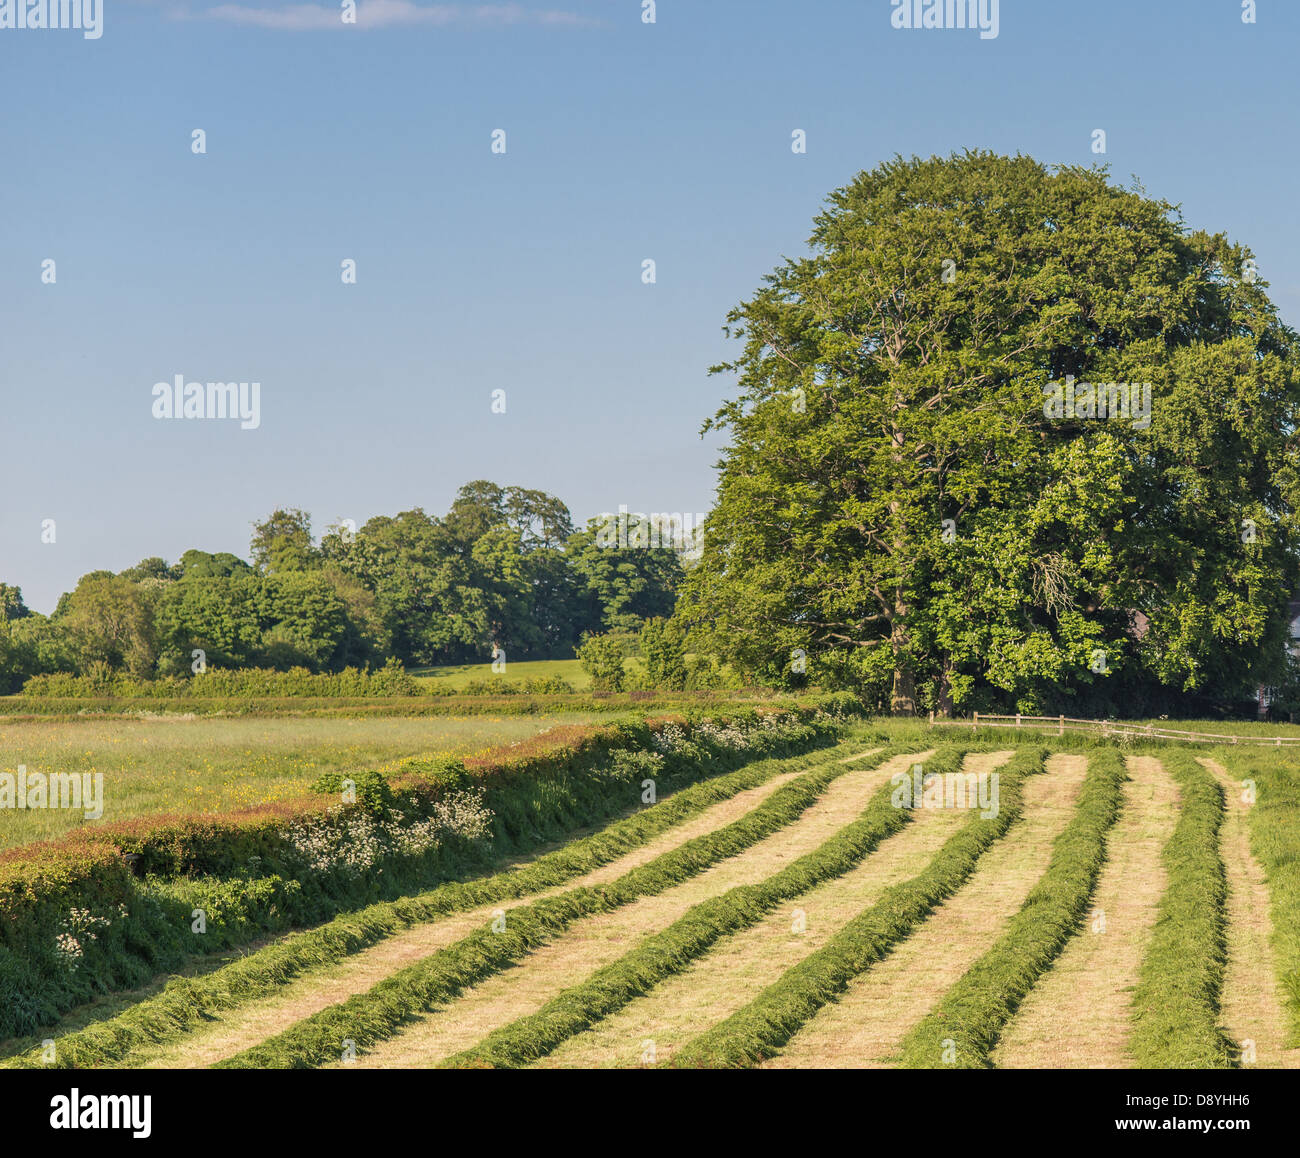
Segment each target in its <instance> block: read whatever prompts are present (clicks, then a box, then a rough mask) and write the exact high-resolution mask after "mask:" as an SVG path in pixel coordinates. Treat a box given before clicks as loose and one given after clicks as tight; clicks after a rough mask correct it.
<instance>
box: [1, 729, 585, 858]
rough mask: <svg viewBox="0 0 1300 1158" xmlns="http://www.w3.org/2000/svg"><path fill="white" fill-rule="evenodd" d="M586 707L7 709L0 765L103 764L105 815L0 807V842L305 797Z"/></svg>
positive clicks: (484, 744) (468, 749) (83, 767)
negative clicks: (190, 711)
mask: <svg viewBox="0 0 1300 1158" xmlns="http://www.w3.org/2000/svg"><path fill="white" fill-rule="evenodd" d="M592 718H593V717H591V716H588V715H583V714H572V713H562V714H560V713H557V714H555V715H546V716H501V717H493V716H472V717H466V718H456V717H446V716H428V717H417V718H385V719H342V718H332V719H303V718H292V717H290V718H265V717H263V718H245V717H241V718H236V719H220V718H215V719H214V718H186V717H174V716H169V717H154V718H145V719H131V718H121V717H118V718H105V717H98V718H82V719H38V720H22V721H15V720H6V719H4V718H3V717H0V772H10V773H16V772H17V770H18V767H19V765H26V767H27V771H28V774H29V775H30V774H32V773H36V772H41V773H46V774H49V773H55V772H72V773H84V772H90V773H97V772H98V773H103V777H104V815H103V817H102V818H101V819H100V820H99V821H93V820H87V819H86V817H85V815H84V811H78V810H75V809H56V808H47V809H31V810H28V809H22V810H19V809H8V808H6V809H0V849H3V848H12V847H15V846H17V845H21V844H27V843H29V842H31V841H37V840H49V839H52V838H54V837H57V836H59V835H61V834H63V833H65V832H67V831H69V830H70V829H73V828H76V827H78V826H79V825H83V824H85V825H93V824H96V823H108V822H111V821H115V820H126V819H128V818H130V817H135V816H143V815H148V814H157V813H184V814H190V815H193V814H202V813H214V812H225V811H229V810H230V809H234V808H240V807H244V806H248V805H256V804H268V803H273V802H275V801H278V800H284V799H291V798H293V797H298V796H302V795H303V794H304V793H306V792H307V790H308V788H309V787H310V785H311V784H312V782H313V781H314V780H316V779H317V778H318V777H319V776H321V775H322V774H323V773H326V772H341V773H347V772H350V771H358V770H362V769H367V768H375V767H378V766H380V765H383V764H386V763H388V762H389V761H392V760H396V759H399V758H401V757H405V756H413V755H423V754H447V755H453V756H468V755H474V754H478V753H482V752H484V751H486V750H488V749H490V748H494V747H497V746H500V745H505V744H511V743H514V742H516V741H519V740H524V739H527V738H528V737H530V736H535V735H536V734H537V733H539V732H542V731H545V730H546V729H547V728H551V727H554V726H556V725H558V724H572V723H586V722H588V721H589V720H590V719H592Z"/></svg>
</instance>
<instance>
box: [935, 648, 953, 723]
mask: <svg viewBox="0 0 1300 1158" xmlns="http://www.w3.org/2000/svg"><path fill="white" fill-rule="evenodd" d="M952 671H953V663H952V656H945V657H944V661H943V676H942V677H941V679H940V681H939V703H938V714H939V715H940V716H943V717H945V718H947V717H949V716H951V715H952Z"/></svg>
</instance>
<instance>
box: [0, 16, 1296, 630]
mask: <svg viewBox="0 0 1300 1158" xmlns="http://www.w3.org/2000/svg"><path fill="white" fill-rule="evenodd" d="M367 3H369V5H370V9H369V11H370V18H369V20H368V21H367V19H366V11H367ZM0 6H3V2H2V0H0ZM360 8H361V12H362V21H361V23H360V24H358V25H357V26H351V27H349V26H345V25H343V24H342V22H341V21H340V20H338V12H339V5H338V4H336V3H334V2H332V0H323V2H322V3H320V4H301V5H298V4H277V3H273V2H272V0H247V2H246V3H239V4H221V5H217V4H211V3H208V2H206V0H192V2H190V3H171V2H169V0H106V4H105V9H106V10H105V13H104V21H103V35H102V37H101V38H99V39H97V40H88V39H85V38H83V37H82V35H81V33H79V32H76V31H37V30H31V29H24V30H19V29H0V107H3V109H4V112H3V114H0V195H2V196H0V206H2V207H3V208H2V209H0V214H2V216H0V318H3V322H2V323H0V386H2V388H3V392H4V394H3V410H2V411H0V413H3V420H4V440H3V445H4V454H5V465H6V467H7V470H6V474H7V485H6V501H5V502H4V504H3V506H0V580H3V581H5V582H9V583H16V584H18V585H20V586H21V587H22V588H23V590H24V593H25V595H26V597H27V600H28V603H29V605H30V606H32V607H34V608H36V609H38V610H43V611H49V610H51V609H52V608H53V605H54V603H55V601H56V600H57V598H58V595H59V593H60V592H62V591H64V590H67V589H69V588H71V587H72V586H73V585H75V583H76V580H77V578H78V577H79V576H80V575H81V574H82V573H84V572H86V571H89V570H92V569H95V568H110V569H112V570H121V569H122V568H125V567H127V566H130V565H131V564H133V563H135V562H137V561H138V560H139V559H140V558H142V557H144V556H148V555H156V554H157V555H163V556H164V557H166V558H168V559H169V560H174V559H175V558H176V557H177V556H179V555H180V554H181V553H182V552H183V551H184V550H186V549H187V548H189V547H200V548H203V549H205V550H210V551H221V550H228V551H234V552H236V553H238V554H241V555H242V554H246V552H247V544H248V536H249V529H250V523H251V522H252V521H253V520H254V519H256V518H259V517H261V516H263V515H265V514H266V513H267V512H269V511H270V510H272V509H273V508H274V507H276V506H278V505H290V506H300V507H302V508H304V509H306V510H308V511H310V512H311V513H312V515H313V518H314V521H315V525H316V528H317V530H318V531H319V530H321V529H323V528H324V527H325V526H326V525H327V524H328V523H330V522H333V521H335V520H337V519H340V518H353V519H355V520H357V521H358V522H361V521H363V520H364V519H366V518H368V517H370V516H371V515H375V514H393V513H396V512H397V511H399V510H405V509H408V508H410V507H413V506H423V507H424V508H425V509H426V510H428V511H430V512H433V513H441V512H442V511H444V510H445V509H446V507H447V506H448V504H449V503H450V501H451V499H452V497H453V495H454V493H455V490H456V488H457V487H458V486H460V485H461V484H462V483H464V482H466V481H467V480H470V479H475V478H490V479H493V480H495V481H498V482H500V483H503V484H518V485H523V486H531V487H537V488H541V489H543V490H547V491H550V492H553V493H555V494H557V495H559V496H560V497H561V498H563V499H564V500H565V501H566V502H567V503H568V504H569V506H570V508H571V509H572V511H573V513H574V516H575V519H577V520H579V521H582V520H585V519H586V518H587V517H589V516H591V515H595V514H598V513H600V512H601V511H605V510H612V509H616V508H617V506H618V505H619V504H627V505H628V506H629V507H630V508H631V509H632V510H634V511H635V510H644V511H665V512H670V511H671V512H677V511H680V512H696V511H699V512H703V511H707V510H708V508H709V506H710V505H711V502H712V494H713V487H714V479H715V472H714V463H715V461H716V458H717V449H718V445H719V443H718V441H717V439H716V438H714V437H713V436H710V437H709V438H707V439H704V440H701V438H700V437H699V428H700V424H701V422H702V421H703V420H704V419H705V418H706V417H708V416H709V415H711V414H712V413H713V411H714V410H715V409H716V408H717V406H718V404H719V402H720V401H721V399H722V398H724V397H726V396H727V394H728V392H729V383H728V380H727V379H726V378H724V377H712V378H711V377H709V376H708V374H707V369H708V367H709V366H710V365H711V364H713V363H716V362H718V361H720V360H722V359H724V358H726V357H728V356H730V353H731V344H730V343H728V342H727V341H726V339H725V338H724V337H723V335H722V332H721V326H722V324H723V321H724V318H725V315H726V312H727V310H728V309H729V308H730V307H731V306H732V305H733V304H735V303H736V302H737V301H739V300H741V299H742V298H744V297H746V296H748V295H749V294H750V293H752V292H753V290H754V289H755V288H757V286H758V285H759V283H760V280H761V278H762V276H763V274H764V273H766V272H768V271H769V270H770V269H771V268H772V267H773V266H775V265H776V264H778V263H779V262H780V261H781V259H782V258H783V256H787V255H794V254H797V253H800V252H802V251H803V246H804V241H805V239H806V237H807V235H808V232H809V230H810V225H811V221H812V218H813V216H814V215H815V214H816V212H817V211H818V209H819V207H820V206H821V203H822V201H823V199H824V197H825V196H826V194H827V193H828V192H830V190H832V189H834V188H836V187H837V186H840V185H842V184H844V183H845V182H847V181H848V180H849V179H850V178H851V177H852V176H853V174H854V173H855V172H857V171H858V170H860V169H864V168H872V167H874V166H875V165H877V164H878V163H879V162H881V161H882V160H885V159H887V158H889V157H891V156H893V155H894V154H896V153H901V154H904V155H911V154H914V153H915V154H919V155H922V156H928V155H930V154H933V153H947V152H949V151H952V150H960V149H963V148H966V147H981V148H988V149H994V150H997V151H1000V152H1008V153H1012V152H1024V153H1028V154H1030V155H1032V156H1034V157H1036V158H1038V159H1040V160H1042V161H1044V162H1049V163H1057V162H1061V163H1076V164H1091V163H1093V162H1095V161H1104V162H1106V163H1108V164H1109V165H1110V167H1111V171H1112V173H1113V175H1114V176H1115V178H1116V179H1118V180H1120V181H1121V182H1123V183H1125V184H1127V183H1128V181H1129V180H1130V178H1131V176H1132V175H1135V174H1136V175H1137V176H1138V177H1139V178H1140V179H1141V181H1142V183H1143V185H1144V186H1145V188H1146V189H1147V191H1148V192H1149V193H1150V194H1151V195H1153V196H1161V197H1166V198H1168V199H1169V200H1171V201H1175V202H1180V203H1181V204H1182V206H1183V214H1184V217H1185V218H1186V220H1187V222H1188V224H1189V225H1191V226H1193V227H1198V228H1208V229H1211V230H1225V231H1227V232H1228V233H1229V235H1230V236H1232V237H1233V238H1234V239H1236V240H1240V241H1242V242H1244V243H1246V244H1248V245H1250V246H1251V247H1252V248H1253V249H1254V251H1255V253H1256V255H1257V260H1258V263H1259V270H1260V276H1261V277H1262V278H1263V279H1264V280H1266V281H1267V282H1269V283H1271V287H1272V289H1271V292H1272V294H1273V297H1274V300H1275V301H1276V302H1277V303H1278V304H1279V306H1280V308H1281V309H1282V312H1283V315H1284V317H1285V318H1286V319H1287V320H1288V321H1289V322H1290V323H1291V324H1293V325H1297V324H1300V223H1298V222H1297V215H1296V212H1295V196H1296V188H1297V162H1296V160H1295V154H1294V136H1295V131H1294V125H1293V123H1292V122H1293V120H1294V114H1295V109H1296V107H1297V103H1298V102H1297V95H1298V90H1300V85H1298V84H1297V79H1296V78H1297V71H1298V70H1297V65H1296V62H1295V54H1296V50H1297V46H1300V4H1296V3H1295V2H1294V0H1259V3H1258V17H1257V23H1256V24H1253V25H1250V24H1243V23H1242V20H1241V4H1240V3H1239V0H1167V2H1157V0H1152V2H1149V3H1143V4H1136V3H1130V2H1122V0H1077V2H1074V0H1051V2H1048V0H1001V3H1000V6H999V35H998V36H997V38H996V39H981V38H980V36H979V34H978V32H974V31H970V30H924V31H916V30H913V31H905V30H899V29H895V28H893V27H891V21H890V14H891V10H892V9H891V4H890V2H889V0H851V2H850V0H799V2H796V0H788V2H779V0H689V2H688V0H661V2H660V3H659V4H658V5H657V13H656V16H657V20H656V22H655V23H654V24H645V23H643V22H642V4H641V0H519V2H518V3H506V4H492V5H487V4H477V3H462V4H431V3H424V2H421V0H410V2H406V0H360ZM1288 126H1290V127H1288ZM200 128H201V129H203V130H204V131H205V132H206V134H207V150H208V151H207V153H206V155H201V156H200V155H195V154H194V153H193V152H192V151H191V133H192V131H193V130H194V129H200ZM498 128H500V129H504V130H506V133H507V137H506V143H507V152H506V153H505V155H494V154H493V153H492V151H491V134H492V132H493V130H495V129H498ZM1097 128H1102V129H1105V130H1106V133H1107V153H1106V155H1105V157H1097V156H1094V155H1093V153H1092V148H1091V145H1092V136H1091V134H1092V132H1093V130H1094V129H1097ZM795 129H803V130H804V131H805V132H806V133H807V152H806V154H803V155H798V154H795V153H793V152H792V151H791V147H790V142H791V133H792V132H793V131H794V130H795ZM349 258H350V259H353V260H355V261H356V262H357V263H358V265H357V269H358V276H357V284H355V285H344V284H343V283H342V281H341V278H340V263H341V262H342V261H343V260H344V259H349ZM46 259H53V260H55V261H56V262H57V282H56V283H55V284H53V285H48V284H42V281H41V271H42V262H43V261H45V260H46ZM645 259H653V260H654V261H655V262H656V265H657V281H656V283H655V284H654V285H645V284H643V283H642V280H641V268H642V266H641V263H642V261H643V260H645ZM177 374H183V375H185V376H186V378H187V379H192V380H198V381H204V382H206V381H211V380H220V381H231V380H234V381H238V380H248V381H253V380H255V381H259V382H260V383H261V384H262V402H261V411H262V413H261V425H260V427H259V428H258V429H256V430H241V429H240V428H239V425H238V423H237V422H229V421H224V422H223V421H220V420H212V421H202V422H175V421H173V422H168V421H158V420H155V419H154V418H153V417H152V414H151V407H152V404H153V398H152V389H153V386H154V384H155V383H157V382H160V381H171V380H172V379H173V378H174V377H175V375H177ZM498 389H502V390H505V391H506V413H505V414H494V413H493V412H492V408H491V401H492V392H493V391H494V390H498ZM45 519H54V520H55V524H56V541H55V542H54V543H52V544H51V543H42V541H41V538H42V535H41V529H42V521H43V520H45Z"/></svg>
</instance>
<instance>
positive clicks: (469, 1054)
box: [442, 748, 962, 1069]
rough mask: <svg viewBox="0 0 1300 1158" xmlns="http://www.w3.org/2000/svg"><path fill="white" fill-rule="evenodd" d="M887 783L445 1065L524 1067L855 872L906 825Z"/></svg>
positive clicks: (952, 765) (929, 764)
mask: <svg viewBox="0 0 1300 1158" xmlns="http://www.w3.org/2000/svg"><path fill="white" fill-rule="evenodd" d="M961 759H962V752H961V751H960V750H959V749H955V748H946V749H943V750H942V751H940V752H938V753H936V754H935V755H934V756H933V757H931V758H930V759H929V760H927V761H926V762H925V767H926V771H927V772H933V773H939V774H943V773H948V772H955V771H957V770H958V769H959V768H960V766H961ZM893 793H894V786H893V784H892V783H891V784H886V785H885V786H884V787H883V788H881V789H880V790H879V791H878V792H877V793H876V795H875V796H874V797H873V798H872V799H871V801H870V803H868V805H867V807H866V809H865V810H864V811H863V812H862V814H861V815H860V816H859V818H858V819H857V820H855V821H853V822H852V823H851V824H848V825H846V826H845V827H844V828H842V829H840V830H839V831H838V832H837V833H836V834H835V835H834V836H832V837H831V838H830V839H829V840H827V841H826V842H825V843H824V844H822V845H821V846H820V847H819V848H817V849H815V850H814V851H813V852H810V853H808V854H807V855H806V856H802V857H800V858H799V859H798V860H796V861H795V862H794V863H793V864H791V865H789V866H788V867H786V868H784V869H782V870H781V871H780V872H778V873H775V874H773V875H772V876H770V877H768V878H767V879H766V880H764V881H760V882H758V883H757V884H752V885H740V886H737V887H736V888H733V889H729V890H728V891H727V892H725V893H723V894H722V895H721V896H718V897H710V898H709V899H708V900H706V901H701V902H700V903H699V904H698V905H695V906H693V907H692V908H691V909H689V910H688V911H687V912H686V913H685V914H684V915H683V916H682V917H680V918H679V919H678V920H676V921H674V922H673V923H672V924H671V925H669V926H668V928H666V929H664V930H663V931H662V932H660V933H657V934H655V935H654V936H652V937H649V938H647V939H646V940H645V941H644V942H642V943H641V944H640V945H638V946H637V947H636V948H634V949H632V950H631V951H630V952H628V953H627V954H625V955H624V956H623V957H620V958H619V959H618V960H617V961H615V962H612V963H611V964H610V965H607V966H606V967H604V968H603V969H598V970H597V971H596V972H595V973H593V974H592V975H591V976H590V977H589V978H587V980H586V981H584V982H582V983H581V984H580V985H575V986H573V987H572V988H570V989H567V990H565V991H564V992H563V993H561V994H559V996H557V997H555V998H554V999H553V1000H551V1001H548V1002H547V1003H546V1004H545V1005H543V1006H542V1007H541V1009H539V1010H538V1011H537V1012H536V1013H534V1014H531V1015H530V1016H528V1017H523V1018H520V1019H518V1020H517V1021H513V1022H511V1023H510V1024H509V1025H505V1026H502V1027H501V1028H500V1029H498V1030H497V1031H496V1032H494V1033H492V1034H489V1035H488V1036H487V1037H486V1038H484V1039H483V1040H482V1041H481V1042H479V1043H478V1044H477V1045H475V1046H474V1047H473V1048H471V1049H468V1050H465V1051H464V1052H462V1053H459V1054H455V1055H454V1056H452V1057H450V1058H448V1059H447V1060H446V1061H444V1062H443V1063H442V1064H443V1067H444V1068H460V1067H479V1066H486V1067H493V1068H499V1069H508V1068H515V1067H519V1066H525V1065H527V1064H528V1063H529V1062H532V1061H536V1060H537V1059H538V1058H539V1057H542V1056H543V1055H545V1054H547V1053H549V1052H550V1051H551V1050H553V1049H555V1048H556V1047H557V1046H559V1045H560V1044H561V1043H562V1042H564V1041H566V1040H567V1039H568V1038H570V1037H572V1036H573V1035H574V1034H575V1033H580V1032H581V1031H582V1030H584V1029H586V1028H587V1027H588V1026H591V1025H593V1024H595V1023H596V1022H597V1021H600V1020H601V1019H602V1018H605V1017H608V1016H609V1015H610V1014H612V1013H614V1012H616V1011H617V1010H619V1009H622V1008H623V1007H624V1006H625V1005H627V1004H628V1003H629V1002H631V1001H633V1000H635V999H636V998H638V997H641V996H642V995H644V994H645V993H647V992H649V991H650V990H651V989H653V988H654V987H655V986H656V985H658V984H659V982H661V981H663V980H664V979H665V978H667V977H671V976H672V975H674V974H676V973H680V972H682V971H683V970H685V969H687V968H688V967H689V966H690V964H691V962H693V961H695V960H696V959H697V958H699V957H700V956H702V955H703V954H704V953H705V952H707V950H708V949H709V948H710V947H711V946H712V945H713V944H715V943H716V942H717V941H719V940H720V939H722V938H723V937H729V936H731V935H732V934H734V933H737V932H739V931H741V930H742V929H746V928H749V927H750V926H752V925H755V924H757V923H758V922H759V921H761V920H762V919H763V917H764V916H766V915H767V914H768V913H770V912H771V911H772V909H773V908H775V907H776V906H777V905H778V904H780V903H781V902H782V901H784V900H789V899H790V898H792V897H797V896H800V895H801V894H803V893H806V892H808V891H809V890H810V889H812V888H814V887H816V886H817V885H818V884H820V883H822V882H823V881H827V880H832V879H834V878H835V877H838V876H841V875H843V874H844V873H846V872H848V871H849V870H850V869H852V868H853V867H854V866H855V865H857V864H858V863H859V862H861V861H862V859H863V858H864V857H866V856H867V855H868V854H869V853H870V852H871V851H872V850H873V849H875V847H876V846H877V845H878V844H879V843H880V842H881V841H882V840H884V839H885V837H887V836H890V835H892V834H893V833H895V832H897V831H898V830H899V829H901V828H902V827H903V826H904V825H905V824H906V823H907V822H908V821H909V820H910V819H911V813H910V811H908V810H906V809H901V808H897V807H895V806H894V804H893V803H892V801H891V797H892V796H893Z"/></svg>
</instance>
